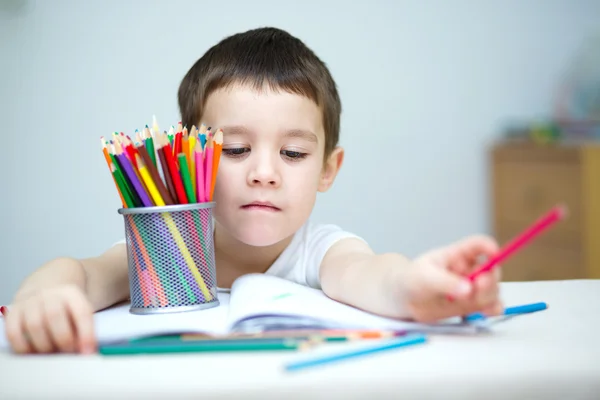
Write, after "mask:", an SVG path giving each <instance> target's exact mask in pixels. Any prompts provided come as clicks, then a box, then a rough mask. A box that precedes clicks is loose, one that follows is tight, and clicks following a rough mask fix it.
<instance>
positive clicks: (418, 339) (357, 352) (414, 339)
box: [285, 335, 426, 371]
mask: <svg viewBox="0 0 600 400" xmlns="http://www.w3.org/2000/svg"><path fill="white" fill-rule="evenodd" d="M425 342H426V337H425V336H424V335H409V336H406V337H402V338H400V339H393V340H389V341H388V340H385V341H381V342H379V343H377V344H375V345H371V346H361V347H360V348H358V349H350V350H346V351H341V352H337V353H333V354H325V355H318V356H315V357H312V358H306V359H303V360H299V361H293V362H290V363H288V364H286V365H285V370H286V371H298V370H301V369H306V368H310V367H317V366H322V365H325V364H330V363H334V362H338V361H342V360H347V359H351V358H356V357H362V356H367V355H371V354H374V353H380V352H383V351H387V350H393V349H397V348H400V347H407V346H413V345H416V344H422V343H425Z"/></svg>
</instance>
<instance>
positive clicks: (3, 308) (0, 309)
mask: <svg viewBox="0 0 600 400" xmlns="http://www.w3.org/2000/svg"><path fill="white" fill-rule="evenodd" d="M0 313H2V316H3V317H6V316H7V315H8V308H7V307H6V306H1V307H0Z"/></svg>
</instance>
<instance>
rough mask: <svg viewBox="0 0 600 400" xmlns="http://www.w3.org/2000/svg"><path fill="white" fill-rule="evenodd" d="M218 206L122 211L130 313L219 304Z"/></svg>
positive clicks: (205, 205)
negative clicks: (215, 230) (214, 216)
mask: <svg viewBox="0 0 600 400" xmlns="http://www.w3.org/2000/svg"><path fill="white" fill-rule="evenodd" d="M214 205H215V203H214V202H210V203H194V204H182V205H173V206H164V207H141V208H121V209H119V210H118V212H119V214H122V215H123V218H124V220H125V242H126V245H127V262H128V270H129V292H130V296H131V307H130V310H129V311H130V312H131V313H133V314H156V313H169V312H181V311H192V310H199V309H205V308H211V307H216V306H218V305H219V300H218V298H217V277H216V268H215V250H214V241H213V219H212V210H213V208H214Z"/></svg>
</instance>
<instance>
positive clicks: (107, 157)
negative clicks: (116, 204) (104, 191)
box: [100, 136, 127, 208]
mask: <svg viewBox="0 0 600 400" xmlns="http://www.w3.org/2000/svg"><path fill="white" fill-rule="evenodd" d="M100 142H101V143H102V153H103V154H104V158H105V159H106V164H107V165H108V169H109V170H110V175H111V176H112V178H113V182H114V183H115V186H116V187H117V192H118V193H119V197H120V198H121V204H123V207H124V208H127V202H126V201H125V198H124V197H123V193H121V189H120V188H119V184H118V183H117V179H116V178H115V174H114V171H115V166H114V165H113V162H112V160H111V158H110V155H109V154H108V148H107V147H106V139H104V136H101V137H100Z"/></svg>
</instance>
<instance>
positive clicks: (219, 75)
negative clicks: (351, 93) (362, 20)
mask: <svg viewBox="0 0 600 400" xmlns="http://www.w3.org/2000/svg"><path fill="white" fill-rule="evenodd" d="M236 83H240V84H249V85H252V87H254V88H256V89H257V90H260V89H262V88H263V85H265V84H267V85H269V87H270V88H271V89H272V90H285V91H287V92H290V93H294V94H299V95H302V96H305V97H307V98H309V99H310V100H312V101H314V102H315V103H316V104H317V106H319V108H320V109H321V112H322V118H323V127H324V130H325V157H328V156H329V155H330V154H331V152H332V151H333V149H334V148H335V146H336V145H337V143H338V140H339V131H340V114H341V111H342V105H341V101H340V98H339V95H338V92H337V88H336V84H335V81H334V80H333V78H332V76H331V74H330V73H329V70H328V69H327V66H326V65H325V63H324V62H323V61H321V60H320V59H319V58H318V57H317V56H316V55H315V53H314V52H313V51H312V50H310V49H309V48H308V47H307V46H306V45H305V44H304V43H303V42H302V41H300V40H299V39H297V38H295V37H294V36H292V35H290V34H289V33H288V32H286V31H283V30H281V29H277V28H269V27H267V28H259V29H253V30H249V31H246V32H242V33H238V34H235V35H232V36H229V37H227V38H225V39H223V40H221V41H220V42H219V43H217V44H216V45H214V46H213V47H211V48H210V49H208V51H207V52H206V53H205V54H204V55H203V56H202V57H201V58H200V59H199V60H198V61H196V63H195V64H194V65H193V66H192V68H190V70H189V71H188V72H187V74H186V75H185V77H184V78H183V80H182V81H181V84H180V86H179V93H178V100H179V109H180V111H181V121H182V123H183V124H184V125H186V126H188V127H190V126H192V125H198V124H199V123H200V120H201V118H202V113H203V112H204V106H205V104H206V99H207V98H208V96H209V95H210V94H211V93H212V92H214V91H215V90H217V89H220V88H223V87H227V86H229V85H232V84H236Z"/></svg>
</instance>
